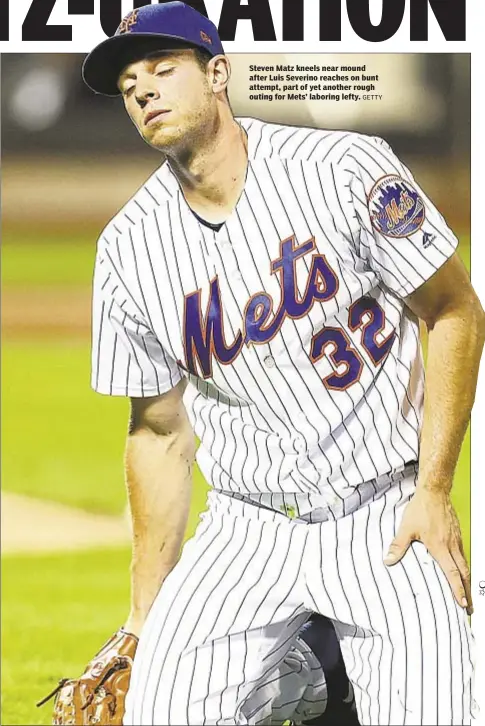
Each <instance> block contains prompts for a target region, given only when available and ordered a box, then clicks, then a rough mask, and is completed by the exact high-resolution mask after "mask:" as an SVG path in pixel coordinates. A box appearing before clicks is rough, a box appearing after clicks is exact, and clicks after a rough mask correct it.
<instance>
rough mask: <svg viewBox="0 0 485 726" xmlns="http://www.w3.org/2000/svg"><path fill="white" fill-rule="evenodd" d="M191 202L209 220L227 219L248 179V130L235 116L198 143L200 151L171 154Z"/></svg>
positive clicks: (186, 196) (176, 174)
mask: <svg viewBox="0 0 485 726" xmlns="http://www.w3.org/2000/svg"><path fill="white" fill-rule="evenodd" d="M169 163H170V167H171V169H172V172H173V173H174V174H175V176H176V177H177V179H178V182H179V184H180V187H181V189H182V192H183V194H184V197H185V199H186V201H187V203H188V205H189V206H190V207H191V208H192V209H193V210H194V212H196V213H197V214H198V215H199V216H200V217H202V218H203V219H206V220H207V221H208V222H214V223H218V222H224V221H225V220H226V219H227V217H228V216H229V215H230V214H231V212H232V211H233V210H234V208H235V206H236V204H237V202H238V200H239V197H240V196H241V194H242V191H243V189H244V185H245V181H246V173H247V164H248V152H247V136H246V132H245V131H244V129H242V128H241V127H240V126H239V124H238V123H237V122H236V121H235V120H234V118H233V117H232V115H231V116H227V117H226V118H223V119H221V124H220V125H219V126H218V128H217V130H216V132H215V133H211V134H210V135H209V136H208V138H206V139H205V141H204V142H203V143H202V145H201V144H200V139H199V143H198V146H197V153H196V154H191V155H189V154H185V156H183V155H180V156H179V155H174V156H173V157H169Z"/></svg>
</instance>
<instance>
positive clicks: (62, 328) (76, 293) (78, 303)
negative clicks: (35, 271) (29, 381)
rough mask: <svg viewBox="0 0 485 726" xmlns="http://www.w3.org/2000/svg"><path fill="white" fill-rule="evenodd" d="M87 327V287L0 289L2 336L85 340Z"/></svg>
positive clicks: (88, 321) (89, 302)
mask: <svg viewBox="0 0 485 726" xmlns="http://www.w3.org/2000/svg"><path fill="white" fill-rule="evenodd" d="M90 329H91V290H90V288H87V287H86V288H84V287H81V288H67V289H66V288H61V289H55V288H45V287H38V288H36V287H29V288H28V289H22V288H17V287H12V288H7V289H4V290H3V292H2V335H4V336H7V337H8V338H18V337H20V338H34V339H35V338H42V337H45V336H46V335H52V336H55V337H57V336H60V337H62V336H64V337H72V336H75V337H78V338H83V339H86V338H87V337H89V335H90Z"/></svg>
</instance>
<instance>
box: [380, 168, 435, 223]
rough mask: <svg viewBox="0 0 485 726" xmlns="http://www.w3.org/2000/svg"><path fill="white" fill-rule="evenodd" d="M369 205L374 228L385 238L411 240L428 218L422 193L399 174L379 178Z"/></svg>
mask: <svg viewBox="0 0 485 726" xmlns="http://www.w3.org/2000/svg"><path fill="white" fill-rule="evenodd" d="M367 202H368V205H369V212H370V218H371V222H372V226H373V227H374V229H376V230H377V231H378V232H380V233H381V234H382V235H384V236H385V237H409V235H411V234H414V232H417V231H418V229H420V227H421V226H422V224H423V222H424V219H425V216H426V211H425V207H424V202H423V200H422V199H421V197H420V196H419V193H418V192H417V191H416V189H415V188H414V187H413V185H412V184H411V183H410V182H408V181H406V180H405V179H403V178H402V177H400V176H397V174H389V175H388V176H384V177H382V179H379V181H378V182H376V184H374V186H373V187H372V190H371V192H370V194H369V196H368V199H367Z"/></svg>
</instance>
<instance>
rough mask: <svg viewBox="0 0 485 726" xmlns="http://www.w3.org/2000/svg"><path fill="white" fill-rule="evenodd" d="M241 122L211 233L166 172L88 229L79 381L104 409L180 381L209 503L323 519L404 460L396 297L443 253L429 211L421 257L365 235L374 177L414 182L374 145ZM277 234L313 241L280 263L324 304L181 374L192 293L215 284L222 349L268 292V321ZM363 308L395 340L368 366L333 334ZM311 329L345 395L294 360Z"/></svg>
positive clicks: (414, 394) (410, 419)
mask: <svg viewBox="0 0 485 726" xmlns="http://www.w3.org/2000/svg"><path fill="white" fill-rule="evenodd" d="M240 122H241V124H242V125H243V127H245V128H246V130H247V133H248V141H249V168H248V174H247V181H246V187H245V190H244V192H243V194H242V196H241V199H240V200H239V203H238V205H237V207H236V209H235V210H234V212H233V214H231V215H230V217H229V219H228V220H227V221H226V223H225V224H224V225H222V227H221V229H220V230H219V231H216V230H213V229H209V228H208V227H207V226H205V225H204V224H202V223H201V222H200V220H198V219H197V218H196V217H195V216H194V215H193V214H192V212H191V211H190V209H189V208H188V206H187V204H186V202H185V200H184V198H183V195H182V194H181V191H180V188H179V186H178V183H177V181H176V179H175V177H174V176H173V175H172V173H171V171H170V169H169V167H168V165H167V164H164V165H163V166H162V167H161V168H160V169H159V170H157V172H156V173H155V174H154V175H153V176H152V177H151V178H150V179H149V180H148V182H147V183H146V184H145V185H144V186H143V188H142V189H140V190H139V191H138V192H137V194H136V195H135V196H134V197H133V199H132V200H131V201H130V202H129V203H128V204H127V205H126V206H125V207H124V208H123V209H122V210H121V212H120V213H119V214H118V215H117V216H116V217H115V219H114V220H113V221H112V222H111V223H110V224H109V225H108V227H107V229H106V230H105V231H104V233H103V236H102V238H101V239H100V242H99V246H98V257H97V265H96V274H95V285H94V312H93V375H92V385H93V387H94V388H95V389H96V390H98V391H100V392H102V393H109V394H111V395H129V396H153V395H157V394H162V393H163V392H164V391H166V390H168V389H169V388H171V387H172V386H174V385H175V384H176V383H177V382H178V380H179V379H180V377H181V376H182V375H188V376H189V378H190V380H191V383H192V385H191V386H189V387H188V388H187V391H186V394H185V395H186V400H185V402H186V407H187V410H188V412H189V416H190V418H191V421H192V424H193V426H194V429H195V432H196V434H197V435H198V436H199V438H200V439H201V447H200V449H199V451H198V462H199V465H200V467H201V469H202V471H203V473H204V475H205V477H206V478H207V479H208V481H209V482H210V483H211V484H212V485H213V486H214V487H215V488H216V489H219V490H224V491H230V492H238V493H242V494H247V495H250V496H252V495H254V496H255V497H256V498H260V497H261V496H266V497H267V495H272V494H274V495H279V496H280V495H281V493H282V492H283V493H284V494H288V495H295V494H298V495H299V496H300V499H299V500H298V504H299V506H300V507H306V506H307V504H306V503H307V502H308V501H313V500H312V499H311V497H323V498H324V500H325V504H326V506H327V507H329V508H330V510H331V511H334V512H335V516H339V515H338V512H339V511H341V510H342V506H343V503H345V502H346V504H345V511H350V504H349V502H348V501H347V500H348V499H349V497H350V496H352V495H353V494H354V492H355V491H358V490H359V489H360V488H362V487H364V482H368V481H370V480H377V482H379V481H380V477H381V476H382V475H384V474H386V473H388V472H391V471H396V470H399V469H401V468H402V467H403V466H404V465H405V464H406V463H407V462H409V461H413V460H415V459H416V458H417V455H418V439H419V423H420V420H421V411H422V396H423V369H422V360H421V354H420V349H419V340H418V335H417V326H416V321H415V320H414V319H413V318H412V317H410V316H409V315H408V313H407V312H406V310H407V309H406V308H405V306H404V303H403V301H402V299H401V297H402V296H403V295H407V294H409V293H410V292H411V291H412V290H414V289H415V288H416V287H417V286H419V285H420V284H422V282H423V281H424V280H425V279H427V278H428V277H429V276H430V275H431V274H433V272H434V271H435V270H436V269H437V268H438V267H439V266H440V265H441V264H443V262H444V261H445V260H446V259H447V257H449V256H450V255H451V254H452V252H453V250H454V249H455V247H456V239H455V237H454V236H453V234H452V233H451V232H450V230H449V229H448V227H447V226H446V224H445V222H444V220H443V219H442V217H441V216H440V215H439V213H438V212H437V211H436V209H435V208H434V207H433V205H432V204H431V202H430V201H429V200H426V222H425V226H426V225H427V226H426V229H427V230H429V232H430V233H432V234H433V235H434V238H433V241H432V243H431V244H430V246H429V247H427V248H426V249H423V248H422V242H421V237H422V235H421V233H419V234H414V235H412V236H411V237H409V238H404V239H398V240H395V239H390V238H387V237H386V238H384V237H383V236H382V235H380V234H379V233H378V232H377V231H376V230H375V229H374V228H373V227H372V223H371V220H370V216H369V210H368V207H367V203H366V198H367V195H368V194H369V192H370V190H371V188H372V186H373V185H374V183H375V181H376V180H377V179H379V178H381V177H382V176H384V175H386V174H400V175H402V176H403V177H404V178H406V179H408V180H410V181H413V180H412V177H411V175H410V174H409V172H408V171H407V170H406V169H405V167H403V165H402V164H401V163H400V162H399V160H398V159H397V158H396V157H395V156H394V154H393V153H392V151H391V150H390V149H389V147H388V146H387V144H386V143H385V142H383V141H382V140H381V139H375V138H373V137H366V136H362V135H359V134H354V133H349V132H340V131H338V132H336V131H321V130H315V129H298V128H294V127H287V126H277V125H274V124H266V123H263V122H261V121H257V120H255V119H242V120H241V121H240ZM423 198H425V197H424V195H423ZM424 229H425V227H423V230H424ZM291 236H294V239H295V244H298V245H301V244H303V243H304V242H305V241H307V240H309V239H311V238H314V239H315V249H314V252H313V253H312V254H311V255H309V254H307V255H305V256H303V257H301V258H300V259H298V260H297V262H296V263H295V277H296V284H297V287H298V291H299V294H300V295H302V294H303V291H304V290H305V287H306V285H307V283H308V279H309V275H310V272H311V265H312V260H313V259H314V255H315V254H319V255H324V256H325V260H326V261H327V263H328V265H329V266H330V268H331V269H332V270H333V271H334V273H335V275H336V276H337V279H338V290H337V293H336V294H335V295H334V296H333V297H332V298H331V299H328V300H326V301H325V302H319V301H318V300H315V301H314V302H313V304H312V305H311V306H310V308H309V309H308V311H307V314H305V315H304V316H303V317H298V318H293V317H291V316H286V318H285V319H284V320H283V322H282V325H281V327H280V329H279V330H278V331H277V333H276V335H275V336H274V337H273V339H272V340H270V341H268V342H265V343H257V344H251V345H243V346H242V349H241V351H240V352H239V354H238V355H237V356H236V357H235V358H234V360H232V362H231V363H230V365H227V364H223V363H222V362H221V361H220V360H219V359H218V358H217V356H216V355H214V354H212V355H211V356H210V360H211V368H212V370H211V374H210V375H209V377H206V378H205V379H204V377H203V376H202V371H201V370H200V369H199V374H200V375H193V374H192V373H188V372H187V371H186V370H184V369H183V367H181V364H182V365H185V364H186V358H185V356H186V351H185V350H184V343H183V340H184V300H185V296H187V295H190V294H191V293H193V292H195V291H197V290H200V291H201V315H202V316H205V315H206V306H207V302H208V296H209V289H210V281H211V280H214V279H217V281H218V285H219V289H220V296H221V304H222V309H223V315H224V318H223V333H224V338H225V340H226V341H228V344H229V343H231V342H232V341H235V340H236V339H237V336H238V334H239V333H240V331H241V330H242V329H243V324H244V315H245V309H246V306H247V304H248V301H249V299H250V298H251V297H252V296H254V295H256V294H258V293H260V292H262V291H264V292H265V293H267V294H269V295H271V297H272V299H273V314H274V313H275V312H276V308H277V306H278V303H279V301H280V300H281V296H282V289H281V285H280V282H281V280H280V276H279V275H277V274H274V273H273V274H272V273H271V262H272V261H274V260H276V259H277V258H278V257H279V254H280V243H281V241H282V240H285V239H288V238H290V237H291ZM364 295H367V296H370V297H371V298H373V299H374V300H375V301H376V302H377V303H378V305H379V306H380V308H381V309H382V310H383V311H384V314H385V320H386V323H385V328H384V329H383V332H382V336H383V338H384V337H385V336H387V335H389V334H391V333H392V331H393V330H394V331H395V338H394V341H393V345H392V347H391V348H390V351H389V353H388V355H387V356H386V357H385V358H384V359H383V360H382V361H381V362H380V363H379V364H378V365H374V363H373V362H372V361H371V360H370V358H369V355H368V354H367V353H366V351H365V350H364V348H363V347H362V331H361V330H360V329H357V330H351V329H350V328H349V324H348V323H349V321H348V310H349V306H350V305H351V304H352V303H353V302H355V301H357V300H359V299H360V298H362V297H363V296H364ZM324 326H330V327H335V328H337V329H339V330H341V331H343V334H345V335H346V336H347V338H348V340H349V344H350V345H351V346H352V349H354V350H355V351H357V353H358V355H359V356H360V358H361V360H362V372H361V375H360V377H359V378H358V380H356V381H355V383H354V384H353V385H351V386H350V387H348V388H347V389H346V390H332V389H329V388H328V387H326V386H325V385H324V384H323V379H324V378H325V377H326V376H328V375H329V374H331V373H332V370H338V369H335V367H334V365H335V364H333V363H332V362H331V359H330V358H329V356H328V354H327V353H326V354H324V355H323V356H322V357H321V358H320V359H319V360H317V361H316V362H315V361H312V359H311V357H310V348H311V342H312V339H313V338H314V337H315V336H318V333H319V332H320V331H321V330H322V328H323V327H324ZM309 497H310V500H309V499H308V498H309ZM363 498H365V493H364V491H362V496H361V498H360V499H361V500H362V499H363ZM265 501H267V499H266V500H265ZM359 503H360V502H359ZM270 506H271V505H270ZM278 506H282V505H281V503H279V504H278ZM311 506H313V504H312V505H311ZM315 506H320V503H318V504H317V505H315Z"/></svg>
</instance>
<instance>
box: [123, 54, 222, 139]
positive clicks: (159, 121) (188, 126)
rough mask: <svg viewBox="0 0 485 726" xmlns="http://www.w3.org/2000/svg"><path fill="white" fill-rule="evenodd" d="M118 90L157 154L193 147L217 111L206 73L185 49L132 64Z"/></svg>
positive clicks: (144, 136)
mask: <svg viewBox="0 0 485 726" xmlns="http://www.w3.org/2000/svg"><path fill="white" fill-rule="evenodd" d="M118 86H119V88H120V90H121V93H122V96H123V100H124V103H125V107H126V110H127V112H128V114H129V116H130V118H131V120H132V121H133V123H134V124H135V126H136V127H137V129H138V131H139V132H140V134H141V135H142V137H143V138H144V139H145V141H146V142H147V143H149V144H150V145H151V146H154V147H155V148H157V149H160V150H162V151H164V150H165V151H169V150H171V149H176V148H177V147H184V146H185V145H186V144H187V143H194V141H195V140H196V137H197V134H198V133H201V131H202V130H203V129H204V128H205V127H206V125H208V124H210V121H211V119H212V118H213V117H214V115H215V112H216V111H215V109H216V101H215V96H214V93H213V92H212V89H211V83H210V71H209V70H206V69H204V68H202V67H201V65H200V64H199V63H198V61H197V58H196V56H195V54H194V52H193V51H192V50H189V49H187V50H180V51H173V50H171V51H167V52H165V53H157V54H156V55H153V54H152V55H150V56H148V57H146V58H143V59H142V60H138V61H136V62H134V63H131V64H130V65H128V66H127V67H126V68H125V69H124V70H123V72H122V73H121V75H120V78H119V82H118Z"/></svg>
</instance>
